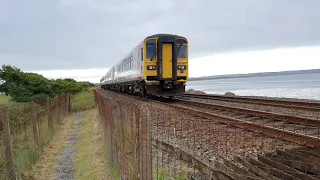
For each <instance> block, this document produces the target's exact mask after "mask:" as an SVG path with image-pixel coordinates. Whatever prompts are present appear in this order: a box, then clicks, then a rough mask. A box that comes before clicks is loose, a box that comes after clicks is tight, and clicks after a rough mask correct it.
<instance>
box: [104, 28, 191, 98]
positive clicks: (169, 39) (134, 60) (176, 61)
mask: <svg viewBox="0 0 320 180" xmlns="http://www.w3.org/2000/svg"><path fill="white" fill-rule="evenodd" d="M187 81H188V41H187V39H186V38H185V37H182V36H178V35H172V34H155V35H151V36H148V37H146V38H145V39H144V40H143V41H142V42H140V43H139V44H138V45H137V46H136V47H135V48H134V49H133V50H132V51H130V52H129V53H128V54H127V55H126V56H125V57H124V58H123V59H122V60H121V61H119V62H118V63H117V64H116V65H115V66H113V67H112V68H111V69H110V70H109V71H108V72H107V73H106V74H105V76H103V77H102V78H101V79H100V85H101V87H102V88H104V89H108V90H117V91H121V92H131V93H140V94H141V96H145V95H157V96H169V97H172V96H175V95H179V94H182V93H184V92H185V85H186V82H187Z"/></svg>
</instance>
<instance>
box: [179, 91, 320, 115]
mask: <svg viewBox="0 0 320 180" xmlns="http://www.w3.org/2000/svg"><path fill="white" fill-rule="evenodd" d="M181 97H183V98H197V99H208V100H218V101H227V102H237V103H249V104H256V105H263V106H273V107H279V108H288V109H296V110H307V111H315V112H320V103H319V102H307V101H293V100H279V99H262V98H253V97H240V96H223V95H203V94H184V95H183V96H181Z"/></svg>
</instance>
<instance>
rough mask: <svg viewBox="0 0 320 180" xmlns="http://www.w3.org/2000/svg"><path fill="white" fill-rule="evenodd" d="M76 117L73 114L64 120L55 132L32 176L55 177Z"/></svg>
mask: <svg viewBox="0 0 320 180" xmlns="http://www.w3.org/2000/svg"><path fill="white" fill-rule="evenodd" d="M76 118H77V117H76V115H75V114H73V115H71V116H68V117H66V118H65V119H64V121H62V124H61V126H60V127H61V128H59V129H58V130H57V131H56V132H55V135H54V136H53V137H52V141H51V142H50V143H49V144H48V146H47V147H46V148H45V149H44V151H43V154H42V156H41V158H40V160H39V161H38V162H37V163H36V164H35V165H34V166H33V167H32V170H31V172H30V175H29V177H30V178H34V179H54V169H56V167H57V162H58V157H59V156H60V154H61V153H62V152H63V150H64V148H65V147H66V144H65V143H64V141H65V139H66V138H67V137H68V135H69V134H70V131H71V127H72V124H73V121H74V120H75V119H76Z"/></svg>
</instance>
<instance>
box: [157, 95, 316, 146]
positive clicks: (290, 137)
mask: <svg viewBox="0 0 320 180" xmlns="http://www.w3.org/2000/svg"><path fill="white" fill-rule="evenodd" d="M154 103H160V104H163V105H165V106H169V107H171V108H174V109H177V110H179V111H182V112H185V113H188V114H192V115H196V116H199V117H203V118H206V119H211V120H214V121H218V122H221V123H224V124H227V125H232V126H235V127H238V128H242V129H246V130H249V131H253V132H257V133H260V134H264V135H267V136H270V137H275V138H278V139H282V140H286V141H290V142H294V143H297V144H301V145H305V146H308V147H311V148H315V147H320V139H318V138H315V137H312V136H307V135H302V134H297V133H294V132H290V131H286V130H283V129H277V128H273V127H268V126H263V125H258V124H253V123H249V122H246V121H243V120H239V119H234V118H230V117H225V116H221V115H217V114H213V113H208V112H203V111H200V110H195V109H191V108H187V107H181V106H178V105H175V104H168V103H163V102H157V101H154Z"/></svg>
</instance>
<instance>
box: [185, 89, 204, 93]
mask: <svg viewBox="0 0 320 180" xmlns="http://www.w3.org/2000/svg"><path fill="white" fill-rule="evenodd" d="M186 93H188V94H207V93H205V92H203V91H197V90H194V89H188V90H187V91H186Z"/></svg>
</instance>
